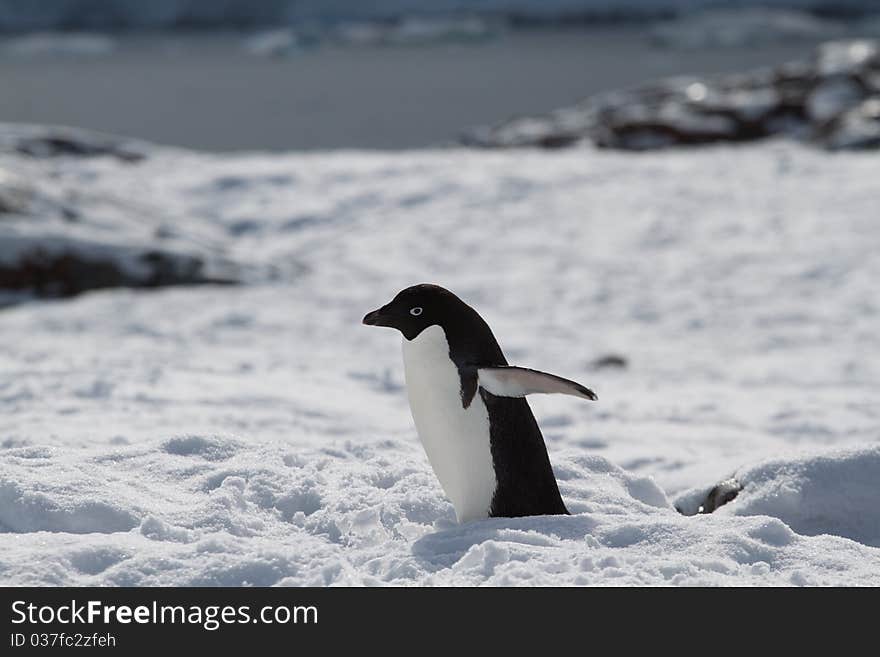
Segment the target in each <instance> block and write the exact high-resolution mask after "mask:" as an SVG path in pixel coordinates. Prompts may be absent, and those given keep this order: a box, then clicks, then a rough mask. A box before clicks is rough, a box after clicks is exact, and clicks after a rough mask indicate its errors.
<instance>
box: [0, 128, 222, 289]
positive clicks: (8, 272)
mask: <svg viewBox="0 0 880 657" xmlns="http://www.w3.org/2000/svg"><path fill="white" fill-rule="evenodd" d="M150 149H151V146H149V145H147V144H143V143H139V142H135V141H133V140H126V139H120V138H115V137H109V136H105V135H99V134H94V133H90V132H87V131H84V130H73V129H67V128H41V127H39V126H2V127H0V218H2V220H0V295H2V296H0V305H2V304H4V303H8V302H11V301H19V300H21V299H23V298H27V296H28V295H37V296H49V297H59V296H60V297H65V296H72V295H75V294H79V293H81V292H84V291H86V290H92V289H100V288H109V287H153V288H155V287H164V286H167V285H181V284H186V285H193V284H204V283H230V282H234V281H235V280H237V278H238V276H239V273H238V271H237V269H238V268H237V267H235V266H234V265H233V264H232V263H231V261H230V260H229V259H228V258H226V257H225V256H224V254H223V253H222V251H220V250H218V249H216V248H214V247H212V246H210V245H208V244H205V243H203V242H202V241H201V240H200V239H199V238H195V239H193V237H191V236H190V235H189V234H188V233H189V231H192V230H193V228H194V227H189V228H184V229H183V231H180V230H179V229H177V228H175V227H174V226H173V224H174V223H176V222H177V220H176V219H175V218H172V217H169V215H168V213H167V212H166V211H164V210H162V209H161V208H151V207H149V206H147V205H145V204H143V203H140V204H139V203H131V202H130V200H129V199H128V198H125V196H124V195H120V193H119V191H118V190H114V189H104V190H100V189H98V187H99V186H98V185H95V184H94V180H95V178H96V177H98V176H99V175H100V174H99V172H100V171H102V170H106V169H107V168H108V167H110V168H111V169H112V168H113V167H114V166H122V167H129V166H137V163H139V162H142V161H143V160H144V159H145V158H146V157H147V153H148V152H149V150H150ZM80 159H86V160H88V162H89V164H87V165H84V166H83V167H81V168H80V167H78V166H77V165H76V162H77V161H78V160H80Z"/></svg>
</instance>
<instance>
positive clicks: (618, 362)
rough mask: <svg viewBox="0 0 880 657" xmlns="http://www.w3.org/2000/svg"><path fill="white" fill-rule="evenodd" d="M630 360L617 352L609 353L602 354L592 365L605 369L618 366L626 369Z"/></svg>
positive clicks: (595, 367)
mask: <svg viewBox="0 0 880 657" xmlns="http://www.w3.org/2000/svg"><path fill="white" fill-rule="evenodd" d="M627 365H628V362H627V360H626V358H624V357H623V356H619V355H617V354H608V355H606V356H600V357H599V358H597V359H596V360H594V361H593V362H592V366H593V368H594V369H597V370H599V369H603V368H618V369H626V367H627Z"/></svg>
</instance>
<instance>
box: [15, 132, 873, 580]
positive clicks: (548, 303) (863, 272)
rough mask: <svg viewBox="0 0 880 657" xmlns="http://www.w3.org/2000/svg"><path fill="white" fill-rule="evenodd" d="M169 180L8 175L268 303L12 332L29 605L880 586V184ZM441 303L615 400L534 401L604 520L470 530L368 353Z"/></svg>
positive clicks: (125, 299) (530, 178) (190, 171)
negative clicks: (392, 588) (284, 593)
mask: <svg viewBox="0 0 880 657" xmlns="http://www.w3.org/2000/svg"><path fill="white" fill-rule="evenodd" d="M0 130H6V128H2V129H0ZM145 149H146V150H145V157H144V158H143V159H142V160H140V161H138V162H137V163H133V164H132V163H126V162H124V161H121V160H119V159H118V158H115V157H113V156H112V155H103V156H95V157H74V156H71V155H60V156H55V157H45V158H34V157H30V156H27V155H24V154H21V153H18V152H14V151H9V152H4V153H0V172H3V173H4V175H7V179H10V180H11V179H13V178H14V179H15V180H16V181H17V182H15V184H14V185H13V184H12V183H10V185H9V187H10V189H18V190H19V192H20V193H24V192H21V190H22V189H34V190H37V192H36V193H37V194H38V195H39V194H49V190H51V188H54V189H55V192H54V193H57V194H61V195H63V196H64V198H65V202H67V203H70V204H71V205H72V206H73V207H74V208H79V209H80V210H82V215H83V216H84V217H85V216H87V217H88V222H87V223H86V225H88V226H92V228H90V229H89V230H92V229H95V230H97V229H96V228H95V226H97V225H98V223H104V224H106V225H107V226H114V227H116V228H117V229H118V230H119V233H118V238H119V240H120V241H121V242H125V243H128V240H129V239H133V238H134V237H136V236H137V235H139V234H141V233H140V232H139V231H144V234H146V233H148V232H149V231H152V229H153V227H154V225H155V223H156V222H161V223H162V224H163V225H166V226H167V228H168V230H169V231H172V232H173V233H175V234H179V235H187V236H191V237H192V238H193V239H195V237H196V236H197V237H198V241H199V242H200V243H202V244H209V245H212V248H216V249H220V250H221V251H222V252H223V253H224V254H225V255H226V256H228V257H230V258H231V259H233V260H235V261H237V262H244V263H248V264H249V265H250V266H253V267H254V268H255V270H256V271H258V272H260V273H259V275H257V276H255V277H254V278H253V279H252V280H250V284H249V285H243V286H237V287H214V286H199V287H191V288H189V287H185V288H180V287H178V288H169V289H164V290H158V291H132V290H107V291H101V292H94V293H90V294H86V295H82V296H79V297H76V298H74V299H70V300H65V301H55V302H45V301H40V302H32V303H24V304H20V305H17V306H14V307H10V308H6V309H4V310H3V311H2V312H0V583H3V584H12V585H25V584H34V585H53V584H60V585H73V584H78V585H150V584H155V585H233V586H237V585H259V586H262V585H303V584H316V585H347V584H350V585H364V584H366V585H389V584H390V585H479V584H486V585H520V584H528V585H551V584H560V585H623V584H635V585H667V584H682V585H728V584H741V585H840V584H849V585H878V584H880V547H878V546H880V508H878V505H877V503H876V501H877V494H876V492H877V481H880V403H878V402H880V398H878V390H880V385H878V384H880V366H878V363H877V360H876V359H873V358H871V357H870V355H871V354H875V353H877V350H878V347H880V344H878V341H880V307H878V301H877V293H876V282H877V280H880V259H878V258H877V253H878V252H880V230H878V227H877V222H876V213H877V207H878V201H880V191H878V187H877V178H878V160H877V158H876V155H870V154H867V153H858V152H846V153H834V154H828V153H823V152H819V151H816V150H812V149H808V148H805V147H802V146H798V145H796V144H789V143H775V142H767V143H763V144H760V145H752V146H747V147H733V146H728V147H709V148H705V149H690V150H689V149H685V150H677V151H668V152H663V153H646V154H637V155H636V154H630V153H622V152H613V151H596V150H593V149H590V148H586V147H585V148H580V149H570V150H566V151H555V152H545V151H533V150H513V151H497V152H487V151H468V150H463V149H449V150H436V151H419V152H407V153H380V152H375V153H367V152H337V153H332V154H326V153H325V154H322V153H313V154H299V155H267V154H260V153H253V154H243V155H225V156H216V155H208V154H195V153H191V152H186V151H181V150H175V149H165V148H150V147H145ZM13 172H14V175H13ZM9 197H10V198H12V199H13V200H12V201H10V203H14V202H15V200H14V198H15V194H14V193H10V194H9ZM4 198H5V197H4ZM111 199H112V201H113V202H110V201H111ZM45 207H46V208H47V209H46V216H47V217H50V218H51V216H52V214H51V211H50V210H49V209H48V208H49V207H50V205H48V204H47V205H46V206H45ZM86 210H88V212H86ZM33 212H34V213H35V215H34V216H35V217H37V216H42V215H40V214H39V213H38V212H37V211H36V210H33ZM13 216H18V215H13ZM5 217H6V215H0V226H3V225H4V224H3V222H5V221H6V218H5ZM34 220H35V221H36V220H37V219H34ZM40 220H43V219H40ZM46 220H49V219H46ZM52 221H54V220H52ZM55 225H56V226H57V227H58V230H59V231H62V232H61V235H62V236H64V235H67V233H66V232H64V231H67V230H69V231H70V235H71V236H76V235H78V233H77V232H76V231H78V230H81V229H80V228H79V227H78V225H77V224H76V223H75V222H74V223H69V224H64V223H63V222H57V223H56V224H55ZM82 230H85V229H82ZM8 235H9V233H4V234H3V236H2V238H0V239H2V242H0V244H2V246H3V248H4V249H5V248H8V244H9V243H10V242H8V241H7V240H8ZM422 281H432V282H436V283H439V284H442V285H444V286H446V287H449V288H450V289H452V290H454V291H456V292H457V293H458V294H459V295H461V296H462V297H463V298H464V299H466V300H467V301H468V302H470V303H471V304H473V305H474V306H475V307H476V308H478V309H479V311H480V312H481V313H482V314H483V316H484V317H485V318H486V320H487V321H488V322H489V324H490V325H491V326H492V327H493V329H494V331H495V333H496V335H497V337H498V338H499V340H500V342H501V344H502V346H503V348H504V349H505V352H506V354H507V356H508V358H509V360H510V361H511V363H515V364H517V365H521V366H525V367H534V368H537V369H541V370H545V371H549V372H554V373H557V374H559V375H561V376H565V377H568V378H571V379H574V380H577V381H580V382H582V383H584V384H586V385H588V386H590V387H591V388H592V389H594V390H595V391H596V393H597V394H598V396H599V401H598V402H595V403H586V402H582V401H580V400H577V399H573V398H570V397H563V396H537V397H535V398H534V399H532V400H530V403H531V405H532V407H533V409H534V411H535V414H536V417H537V419H538V422H539V424H540V425H541V427H542V429H543V432H544V436H545V438H546V441H547V445H548V450H549V453H550V457H551V461H552V463H553V466H554V469H555V472H556V475H557V478H558V480H559V483H560V489H561V492H562V495H563V497H564V499H565V501H566V504H567V506H568V508H569V509H570V510H571V512H572V515H571V516H560V517H533V518H519V519H504V518H497V519H490V520H486V521H478V522H473V523H467V524H464V525H457V524H456V523H455V521H454V512H453V509H452V505H451V504H450V502H449V501H448V500H446V499H445V498H444V496H443V493H442V491H441V489H440V486H439V484H438V482H437V479H436V477H435V476H434V474H433V472H432V471H431V469H430V466H429V464H428V462H427V459H426V456H425V453H424V451H423V449H422V447H421V446H420V444H419V443H418V440H417V438H416V435H415V432H414V429H413V424H412V419H411V417H410V413H409V408H408V405H407V400H406V393H405V390H404V389H403V364H402V359H401V353H400V343H399V337H398V336H397V335H396V334H394V333H393V332H391V331H388V330H382V329H378V328H374V327H365V326H362V325H360V318H361V317H362V315H363V314H364V313H365V312H366V311H368V310H371V309H372V308H375V307H377V306H378V305H381V304H382V303H384V302H386V301H387V300H388V299H390V298H391V297H392V296H393V294H395V293H396V292H397V291H398V290H399V289H401V288H403V287H405V286H407V285H409V284H412V283H416V282H422ZM609 354H614V355H615V356H614V359H616V360H615V363H618V366H616V367H610V366H609V367H599V366H598V363H601V362H605V361H606V360H607V361H608V362H610V360H609V359H610V358H611V357H610V356H608V355H609ZM621 363H622V366H621V365H620V364H621ZM732 476H735V477H736V478H737V479H738V480H739V481H740V482H742V484H743V490H742V491H741V492H740V494H739V495H738V496H737V497H736V499H734V500H733V501H731V502H730V503H728V504H727V505H725V506H723V507H721V508H719V509H718V510H717V511H716V512H715V513H712V514H703V515H695V516H686V515H683V514H681V513H679V512H677V511H676V510H675V508H674V506H675V505H676V504H678V505H680V506H686V505H687V504H688V503H689V502H690V501H692V500H694V499H697V497H698V496H699V494H705V493H706V491H707V490H708V489H709V488H710V487H711V486H713V485H715V484H716V483H718V482H721V481H723V480H725V479H727V478H730V477H732Z"/></svg>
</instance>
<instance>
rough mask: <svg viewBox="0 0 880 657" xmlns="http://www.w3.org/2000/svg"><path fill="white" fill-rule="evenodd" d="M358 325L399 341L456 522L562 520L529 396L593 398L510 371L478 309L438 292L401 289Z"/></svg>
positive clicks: (421, 428) (420, 426)
mask: <svg viewBox="0 0 880 657" xmlns="http://www.w3.org/2000/svg"><path fill="white" fill-rule="evenodd" d="M364 324H368V325H370V326H387V327H391V328H395V329H397V330H398V331H400V332H401V333H402V334H403V362H404V370H405V374H406V390H407V394H408V396H409V405H410V409H411V411H412V416H413V420H414V421H415V425H416V431H417V432H418V434H419V438H420V440H421V442H422V445H423V446H424V448H425V452H427V454H428V460H429V461H430V462H431V467H433V468H434V473H435V474H436V475H437V478H438V479H439V480H440V485H441V486H442V487H443V490H444V492H445V493H446V495H447V496H448V497H449V499H450V500H452V504H453V505H454V506H455V515H456V516H457V518H458V521H459V522H466V521H469V520H477V519H480V518H487V517H499V516H500V517H514V516H533V515H553V514H567V513H568V510H567V509H566V508H565V504H564V503H563V501H562V497H561V496H560V495H559V487H558V486H557V484H556V478H555V477H554V476H553V469H552V468H551V467H550V458H549V457H548V456H547V447H546V446H545V445H544V438H543V436H542V435H541V430H540V429H539V428H538V423H537V422H536V421H535V416H534V415H532V410H531V409H530V408H529V404H528V402H527V401H526V400H525V396H526V395H528V394H531V393H561V394H566V395H574V396H575V397H581V398H583V399H589V400H595V399H596V395H595V394H594V393H593V391H592V390H589V389H588V388H585V387H584V386H582V385H580V384H579V383H575V382H574V381H569V380H568V379H563V378H562V377H558V376H555V375H553V374H547V373H545V372H538V371H536V370H531V369H526V368H522V367H511V366H510V365H508V363H507V359H506V358H505V357H504V353H503V352H502V351H501V347H500V346H498V342H497V340H496V339H495V336H494V335H493V334H492V330H491V329H490V328H489V326H488V324H486V322H485V321H484V320H483V318H482V317H480V315H479V314H478V313H477V311H476V310H474V309H473V308H471V307H470V306H468V305H467V304H466V303H465V302H464V301H462V300H461V299H459V298H458V297H457V296H455V295H454V294H453V293H452V292H450V291H449V290H445V289H443V288H442V287H439V286H437V285H426V284H424V285H415V286H413V287H408V288H406V289H405V290H403V291H402V292H400V293H399V294H398V295H397V296H396V297H394V299H393V300H392V301H391V302H390V303H388V304H387V305H385V306H382V307H381V308H379V309H378V310H374V311H373V312H371V313H369V314H367V315H366V317H364Z"/></svg>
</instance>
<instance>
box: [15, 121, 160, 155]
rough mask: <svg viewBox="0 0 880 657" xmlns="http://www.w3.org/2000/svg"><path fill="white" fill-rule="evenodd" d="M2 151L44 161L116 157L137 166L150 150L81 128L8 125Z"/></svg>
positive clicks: (141, 145) (135, 143)
mask: <svg viewBox="0 0 880 657" xmlns="http://www.w3.org/2000/svg"><path fill="white" fill-rule="evenodd" d="M0 151H7V152H12V153H18V154H20V155H26V156H28V157H33V158H41V159H42V158H52V157H114V158H116V159H117V160H120V161H122V162H128V163H134V162H140V161H141V160H143V159H144V158H145V157H146V153H147V148H146V146H145V145H144V144H142V143H140V142H138V141H136V140H134V139H128V138H124V137H115V136H111V135H105V134H102V133H97V132H92V131H90V130H82V129H78V128H65V127H53V126H36V125H14V126H13V125H7V126H4V130H3V132H2V134H0Z"/></svg>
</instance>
